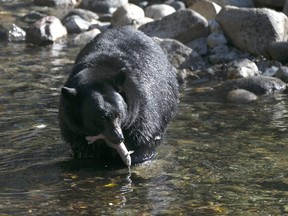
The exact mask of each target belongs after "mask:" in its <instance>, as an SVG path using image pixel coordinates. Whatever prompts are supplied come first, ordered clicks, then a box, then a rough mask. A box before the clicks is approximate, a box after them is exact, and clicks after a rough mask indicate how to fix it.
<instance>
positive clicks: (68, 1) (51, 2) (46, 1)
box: [34, 0, 79, 7]
mask: <svg viewBox="0 0 288 216" xmlns="http://www.w3.org/2000/svg"><path fill="white" fill-rule="evenodd" d="M78 1H79V0H78ZM78 1H77V0H34V4H35V5H39V6H48V7H55V6H65V7H68V6H74V5H77V4H78Z"/></svg>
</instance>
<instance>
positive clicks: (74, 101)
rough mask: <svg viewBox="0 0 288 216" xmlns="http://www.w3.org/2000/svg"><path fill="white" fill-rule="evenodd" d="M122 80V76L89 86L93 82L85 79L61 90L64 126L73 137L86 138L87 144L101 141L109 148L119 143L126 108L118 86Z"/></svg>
mask: <svg viewBox="0 0 288 216" xmlns="http://www.w3.org/2000/svg"><path fill="white" fill-rule="evenodd" d="M124 79H125V77H123V75H121V77H119V75H118V76H116V77H115V78H114V79H112V81H111V79H109V80H104V81H103V80H102V81H101V82H97V81H93V82H91V81H92V80H93V79H90V78H89V79H87V77H86V78H85V79H76V81H75V80H74V81H71V83H72V84H69V83H68V84H67V85H66V86H64V87H63V88H62V91H61V100H62V105H63V107H62V110H63V111H62V115H64V117H63V119H64V121H65V124H66V125H67V126H68V127H69V128H70V129H71V130H72V131H73V132H74V133H76V134H78V135H81V136H84V137H86V139H87V140H88V143H91V142H93V141H96V140H97V139H100V138H101V139H105V140H106V141H107V142H108V144H109V143H110V144H114V145H118V144H120V143H122V142H123V141H124V136H123V133H122V129H121V127H122V126H123V125H124V124H125V121H126V116H127V104H126V102H125V98H124V96H123V95H121V94H120V92H119V88H118V86H119V85H120V84H121V83H122V82H124ZM83 80H84V81H83ZM87 80H88V83H87ZM115 80H116V81H115ZM75 83H77V84H76V85H75ZM71 86H76V87H71ZM93 137H94V139H93Z"/></svg>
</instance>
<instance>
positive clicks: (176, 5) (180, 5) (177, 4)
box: [169, 1, 186, 10]
mask: <svg viewBox="0 0 288 216" xmlns="http://www.w3.org/2000/svg"><path fill="white" fill-rule="evenodd" d="M169 5H170V6H172V7H173V8H174V9H175V10H184V9H186V6H185V4H184V2H182V1H172V2H171V3H169Z"/></svg>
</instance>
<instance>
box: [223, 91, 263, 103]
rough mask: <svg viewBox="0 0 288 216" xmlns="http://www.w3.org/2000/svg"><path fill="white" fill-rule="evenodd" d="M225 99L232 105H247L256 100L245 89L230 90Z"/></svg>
mask: <svg viewBox="0 0 288 216" xmlns="http://www.w3.org/2000/svg"><path fill="white" fill-rule="evenodd" d="M226 99H227V100H228V101H230V102H234V103H247V102H252V101H255V100H257V99H258V97H257V95H255V94H254V93H252V92H250V91H247V90H245V89H236V90H232V91H230V92H229V93H228V94H227V97H226Z"/></svg>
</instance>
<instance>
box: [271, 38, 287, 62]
mask: <svg viewBox="0 0 288 216" xmlns="http://www.w3.org/2000/svg"><path fill="white" fill-rule="evenodd" d="M267 52H268V54H269V56H270V58H271V59H273V60H277V61H280V62H283V63H287V62H288V42H273V43H271V44H270V45H269V46H268V47H267Z"/></svg>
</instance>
